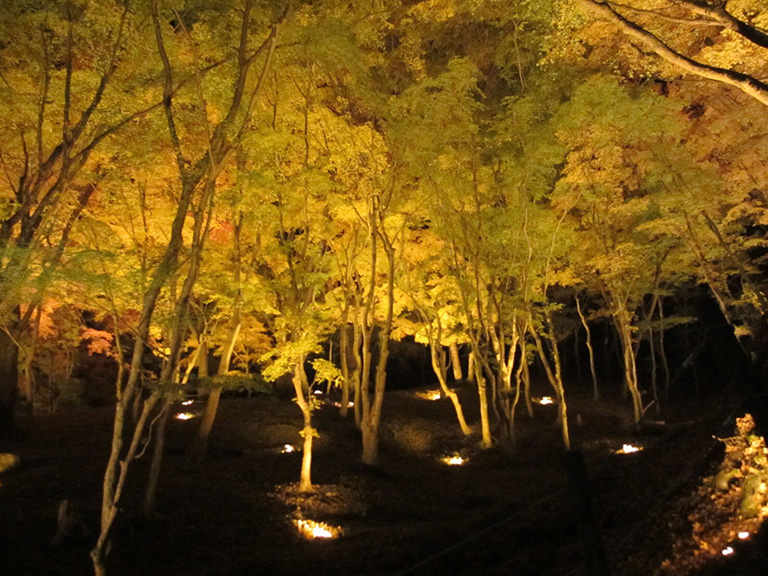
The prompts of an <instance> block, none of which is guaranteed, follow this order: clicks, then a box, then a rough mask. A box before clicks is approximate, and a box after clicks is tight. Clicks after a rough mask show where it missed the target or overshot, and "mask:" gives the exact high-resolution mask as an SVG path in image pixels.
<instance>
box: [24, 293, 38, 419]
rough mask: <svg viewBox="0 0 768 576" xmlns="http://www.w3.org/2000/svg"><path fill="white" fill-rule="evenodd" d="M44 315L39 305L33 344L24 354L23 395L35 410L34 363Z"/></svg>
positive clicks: (36, 311) (34, 325)
mask: <svg viewBox="0 0 768 576" xmlns="http://www.w3.org/2000/svg"><path fill="white" fill-rule="evenodd" d="M42 315H43V310H42V307H41V306H38V307H37V310H35V321H34V323H33V325H32V344H31V345H30V346H29V349H28V350H27V351H26V354H25V356H24V385H23V389H22V395H23V396H24V399H25V400H26V401H27V402H28V403H29V406H30V408H32V410H33V411H34V407H35V374H34V369H33V368H32V363H33V362H34V360H35V355H36V354H37V345H38V341H39V340H40V320H41V319H42Z"/></svg>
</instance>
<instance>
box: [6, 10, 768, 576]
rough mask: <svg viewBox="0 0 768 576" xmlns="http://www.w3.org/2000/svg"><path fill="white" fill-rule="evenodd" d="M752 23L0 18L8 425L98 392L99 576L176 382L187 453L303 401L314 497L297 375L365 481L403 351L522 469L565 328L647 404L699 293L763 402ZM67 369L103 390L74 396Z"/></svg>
mask: <svg viewBox="0 0 768 576" xmlns="http://www.w3.org/2000/svg"><path fill="white" fill-rule="evenodd" d="M765 29H768V11H767V10H766V8H765V5H764V3H763V2H761V1H760V0H731V1H728V2H723V1H720V0H677V1H674V0H632V1H631V2H630V3H628V4H619V3H614V2H608V1H602V0H578V1H576V2H571V1H568V0H562V1H561V0H546V1H540V2H533V1H528V0H521V1H518V2H498V1H496V0H415V1H414V0H410V1H405V0H365V1H360V2H357V1H356V2H350V1H346V0H320V1H299V0H286V1H279V2H276V1H271V0H215V1H209V0H140V1H139V0H103V1H102V0H100V1H98V2H97V1H95V0H91V1H87V0H43V1H33V0H5V1H4V2H3V3H2V5H0V118H1V121H0V167H1V168H2V170H1V174H2V177H1V178H0V287H1V288H0V321H1V322H2V331H1V332H0V434H9V433H12V432H13V429H14V408H15V406H17V405H18V404H19V403H20V402H24V403H27V404H29V405H30V406H32V407H33V408H34V410H35V411H37V412H46V411H53V410H57V409H59V407H60V405H61V404H62V403H66V402H71V401H78V402H86V401H89V399H90V401H96V400H98V401H101V402H105V401H109V402H112V403H114V404H115V407H116V411H115V421H114V422H115V424H114V431H113V438H112V445H111V452H110V457H109V460H108V462H106V463H105V464H106V473H105V478H104V484H103V498H102V505H101V532H100V534H99V538H98V543H97V544H96V547H95V548H94V550H93V552H92V558H93V563H94V569H95V572H96V574H97V575H98V574H104V573H106V568H105V554H106V548H105V547H106V545H107V541H108V539H109V534H110V529H111V526H112V524H113V522H114V520H115V517H116V515H117V514H118V510H119V507H118V503H119V502H120V497H121V494H122V491H123V488H124V486H125V482H126V481H127V477H128V475H129V468H130V466H129V465H130V463H131V461H132V460H133V459H134V458H135V457H136V455H137V452H139V451H143V450H146V449H147V447H143V446H142V438H143V437H144V435H145V433H146V431H147V428H148V427H149V426H150V424H151V425H152V426H153V427H154V434H153V436H152V442H153V445H152V446H151V447H149V450H150V451H154V452H153V456H152V458H153V459H154V460H153V465H152V473H151V476H150V478H149V480H148V483H147V486H148V487H147V495H146V498H145V501H144V507H145V509H144V511H145V512H146V513H151V511H152V510H153V508H154V490H155V489H156V482H157V477H158V475H159V474H160V471H161V463H162V455H163V436H164V432H163V431H164V427H165V421H166V420H167V418H168V414H169V413H170V410H169V408H170V407H171V405H172V404H173V403H175V402H178V401H180V399H182V398H183V397H185V395H188V394H189V390H191V389H194V390H195V393H197V392H198V391H200V394H201V395H205V397H206V409H205V414H204V417H203V418H201V424H200V429H199V430H198V433H197V435H196V437H195V438H194V440H193V442H192V444H191V445H190V447H189V455H190V457H192V458H195V459H202V458H203V457H204V456H205V454H206V445H207V442H208V437H209V435H210V434H211V433H212V427H213V425H214V421H215V417H216V411H217V405H218V401H219V398H220V396H221V395H222V394H223V393H226V392H227V391H228V390H231V389H239V388H243V387H245V388H248V387H251V388H252V387H257V386H269V384H268V383H269V382H275V381H279V380H283V381H285V382H289V383H290V385H291V386H292V389H293V390H294V393H295V399H296V402H297V405H298V408H299V409H300V411H301V414H302V417H303V429H302V432H301V433H302V436H303V438H304V450H303V457H304V461H303V463H302V469H301V488H302V490H311V488H312V481H311V458H312V441H313V438H314V437H315V435H316V433H317V432H316V430H315V428H314V426H313V419H312V413H313V410H314V409H315V407H316V401H315V399H314V398H313V397H312V394H311V389H312V387H313V385H317V384H319V383H324V385H327V386H331V385H333V386H336V387H338V388H339V389H340V394H341V396H340V397H341V402H340V406H341V407H340V412H341V415H342V416H343V417H345V418H348V419H349V421H350V426H355V425H356V426H357V427H358V428H359V430H360V434H361V437H362V454H361V458H362V461H363V462H364V463H366V464H371V465H375V464H376V463H377V462H378V459H379V455H378V441H379V430H380V425H381V421H382V416H383V401H384V398H385V393H386V388H387V361H388V358H389V356H390V344H391V342H392V341H393V340H403V339H405V340H412V341H415V342H416V343H419V344H421V345H423V346H425V350H426V352H425V354H426V355H427V357H428V358H429V363H430V367H431V368H432V369H433V371H434V378H435V379H436V380H437V381H438V383H439V385H440V387H441V389H442V391H443V394H444V395H445V396H447V397H449V398H451V401H452V402H453V406H454V408H455V413H456V417H457V424H456V425H457V426H458V427H460V429H461V431H462V433H463V434H466V435H467V436H469V435H472V434H476V435H477V438H478V441H479V442H480V443H481V445H482V446H485V447H490V446H492V445H501V446H502V447H503V448H504V450H506V451H508V452H510V453H511V452H513V451H514V447H515V443H516V437H515V422H516V418H517V417H519V416H520V414H524V413H526V412H528V413H530V411H531V395H530V385H531V378H532V377H541V378H543V379H544V380H546V382H547V383H548V385H550V386H551V389H552V390H553V395H554V396H555V397H556V400H557V403H558V425H559V429H560V431H561V435H562V442H563V444H564V445H565V447H570V434H569V426H570V425H571V424H572V417H571V416H570V415H569V413H568V411H567V407H568V394H569V376H568V371H567V369H566V368H567V367H566V366H565V358H564V356H565V355H567V354H570V351H566V349H565V342H571V341H573V339H575V341H576V345H577V346H581V350H582V352H581V354H582V355H583V357H584V361H585V365H586V363H587V356H588V363H589V365H590V366H591V374H592V379H593V388H594V389H593V393H594V396H595V399H596V400H599V399H600V397H601V396H602V395H604V394H606V393H615V392H617V391H620V390H624V391H625V392H626V393H627V396H626V406H627V410H628V412H630V413H631V418H632V421H633V422H634V423H638V422H640V421H641V420H642V419H643V418H644V417H645V416H646V415H648V414H649V413H655V412H657V411H663V409H664V405H665V399H666V397H667V395H668V394H669V391H670V388H671V386H673V375H674V373H675V372H676V371H677V370H678V369H679V365H673V364H672V361H671V360H670V359H669V358H668V349H669V347H670V338H672V337H676V338H680V334H681V333H682V331H683V330H684V327H685V326H686V325H688V324H690V323H692V322H695V321H696V317H697V314H698V312H697V310H698V307H697V304H696V303H697V302H700V301H708V302H711V303H714V304H713V308H714V309H716V315H718V314H719V315H722V318H724V321H726V322H727V323H728V324H729V325H730V326H731V327H732V330H731V331H732V333H733V338H732V344H733V345H734V346H735V349H736V350H737V354H736V357H735V358H733V359H732V361H733V362H734V363H739V362H742V365H741V368H740V369H739V370H737V371H736V372H734V379H736V378H738V380H739V381H738V382H737V383H736V384H737V385H738V386H740V388H739V392H741V393H743V394H745V395H748V394H750V393H753V392H756V391H757V392H761V391H762V392H764V391H765V385H764V382H765V376H766V374H767V372H766V369H767V368H768V365H767V364H766V363H767V362H768V356H767V353H768V339H766V338H767V337H768V333H767V332H766V328H768V326H766V323H765V316H764V312H765V306H766V305H768V302H767V301H766V293H765V289H766V280H767V278H766V274H765V272H766V269H765V261H764V259H765V254H766V228H765V226H766V225H768V200H767V199H766V198H767V197H766V194H768V171H767V170H766V166H767V165H768V163H767V162H766V160H768V131H767V130H766V128H765V122H764V121H763V119H764V117H765V113H766V105H767V104H768V86H766V84H765V83H764V81H763V80H761V78H766V77H767V76H768V59H766V57H765V56H766V50H768V33H766V32H765ZM594 330H598V331H599V333H600V334H601V337H605V338H606V339H608V338H611V339H612V341H613V342H615V345H616V350H617V354H616V359H615V360H614V361H615V362H617V363H618V365H619V366H620V380H621V385H620V386H618V385H617V386H614V387H613V388H610V389H605V387H606V386H608V387H610V386H611V385H610V384H606V383H603V382H598V379H597V376H596V372H597V371H599V368H600V367H599V366H598V368H597V369H596V364H598V365H599V364H600V363H601V362H604V361H605V359H604V358H602V357H600V356H599V355H597V357H596V355H595V353H594V352H593V341H592V332H593V331H594ZM665 336H666V338H665ZM83 348H85V349H87V352H88V354H90V355H91V356H92V357H97V356H101V357H102V358H104V359H105V361H108V362H109V363H112V364H113V365H114V366H116V367H117V368H116V370H117V372H116V373H117V376H116V380H113V381H110V382H103V383H101V384H102V386H101V388H100V389H99V390H98V391H94V390H91V391H90V392H89V391H87V390H74V389H73V387H72V383H71V382H72V373H73V370H74V369H75V363H76V362H77V359H78V358H80V356H78V354H77V350H79V349H83ZM587 349H588V350H589V352H588V354H587ZM697 350H698V349H697V347H696V345H695V344H693V345H692V346H691V349H690V351H689V352H690V355H691V357H693V356H694V355H695V354H696V353H697ZM679 356H680V355H679V354H678V356H677V357H676V361H677V362H678V364H682V362H683V361H685V360H686V358H685V357H679ZM325 358H330V361H328V360H325ZM209 366H210V367H209ZM451 367H452V369H453V372H451ZM734 370H736V369H734ZM532 371H533V372H535V375H534V374H532ZM313 379H314V380H313ZM462 379H466V380H468V381H471V382H473V383H474V384H473V386H474V387H475V390H476V392H475V393H476V394H477V396H478V405H479V408H480V410H479V413H478V414H471V415H470V414H466V413H465V410H463V408H462V406H461V403H460V402H459V400H458V398H457V397H456V395H455V393H454V391H453V390H452V388H451V386H452V385H453V382H454V381H459V380H462ZM89 394H90V396H89ZM74 396H77V398H74ZM350 402H353V404H350ZM762 410H763V412H762V414H765V412H766V410H765V408H762ZM760 414H761V412H760V407H759V406H757V407H755V416H756V419H758V425H760V421H759V419H760ZM468 418H469V419H470V420H471V421H472V422H477V426H476V427H474V428H473V427H471V426H469V425H468V424H467V419H468ZM763 422H764V421H763ZM213 433H215V431H214V432H213Z"/></svg>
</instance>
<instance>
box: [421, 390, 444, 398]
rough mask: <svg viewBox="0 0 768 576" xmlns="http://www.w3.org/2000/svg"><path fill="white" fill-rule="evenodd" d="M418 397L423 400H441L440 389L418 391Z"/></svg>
mask: <svg viewBox="0 0 768 576" xmlns="http://www.w3.org/2000/svg"><path fill="white" fill-rule="evenodd" d="M416 397H417V398H421V399H422V400H440V398H441V395H440V391H439V390H425V391H422V392H416Z"/></svg>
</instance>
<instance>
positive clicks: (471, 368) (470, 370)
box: [467, 352, 475, 382]
mask: <svg viewBox="0 0 768 576" xmlns="http://www.w3.org/2000/svg"><path fill="white" fill-rule="evenodd" d="M467 378H468V379H469V381H470V382H474V381H475V353H474V352H470V353H469V360H468V366H467Z"/></svg>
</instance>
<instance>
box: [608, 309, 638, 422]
mask: <svg viewBox="0 0 768 576" xmlns="http://www.w3.org/2000/svg"><path fill="white" fill-rule="evenodd" d="M626 314H627V312H626V311H624V310H619V311H618V312H617V313H616V315H615V316H614V320H615V322H616V329H617V330H618V332H619V340H620V341H621V347H622V352H623V353H622V356H623V360H624V382H625V383H626V385H627V386H626V390H627V391H628V392H629V394H630V396H631V397H632V414H633V418H634V423H635V424H637V423H638V422H640V420H641V419H642V417H643V399H642V397H641V395H640V388H639V387H638V382H637V364H636V362H635V350H634V346H633V344H634V342H633V341H632V327H631V326H630V325H629V320H628V319H627V318H626Z"/></svg>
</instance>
